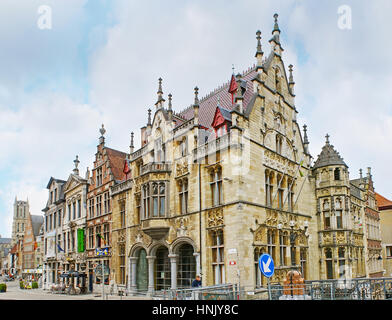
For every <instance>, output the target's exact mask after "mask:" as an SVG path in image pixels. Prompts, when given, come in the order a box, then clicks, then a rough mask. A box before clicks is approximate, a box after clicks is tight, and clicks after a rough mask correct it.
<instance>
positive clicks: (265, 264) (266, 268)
mask: <svg viewBox="0 0 392 320" xmlns="http://www.w3.org/2000/svg"><path fill="white" fill-rule="evenodd" d="M259 269H260V271H261V273H262V274H263V275H264V276H265V277H267V281H268V298H269V300H271V286H270V278H271V277H272V275H273V274H274V271H275V265H274V260H273V259H272V257H271V256H270V255H269V254H267V253H264V254H262V255H261V256H260V258H259Z"/></svg>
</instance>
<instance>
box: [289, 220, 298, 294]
mask: <svg viewBox="0 0 392 320" xmlns="http://www.w3.org/2000/svg"><path fill="white" fill-rule="evenodd" d="M294 225H295V222H294V220H290V228H291V231H290V249H291V272H290V288H291V290H290V291H291V298H292V297H293V275H294V271H296V268H295V247H294V245H295V239H296V238H297V235H296V234H295V233H294V231H293V230H294Z"/></svg>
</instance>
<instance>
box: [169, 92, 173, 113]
mask: <svg viewBox="0 0 392 320" xmlns="http://www.w3.org/2000/svg"><path fill="white" fill-rule="evenodd" d="M168 97H169V110H172V94H171V93H169V95H168Z"/></svg>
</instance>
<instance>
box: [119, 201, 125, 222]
mask: <svg viewBox="0 0 392 320" xmlns="http://www.w3.org/2000/svg"><path fill="white" fill-rule="evenodd" d="M120 226H121V228H124V227H125V202H124V201H122V202H121V203H120Z"/></svg>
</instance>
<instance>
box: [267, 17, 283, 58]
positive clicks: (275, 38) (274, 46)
mask: <svg viewBox="0 0 392 320" xmlns="http://www.w3.org/2000/svg"><path fill="white" fill-rule="evenodd" d="M274 20H275V24H274V29H273V30H272V38H271V39H270V41H269V43H270V44H271V50H272V51H273V52H275V53H277V54H278V55H281V53H282V51H283V48H282V47H281V46H280V29H279V26H278V14H277V13H275V14H274Z"/></svg>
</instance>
